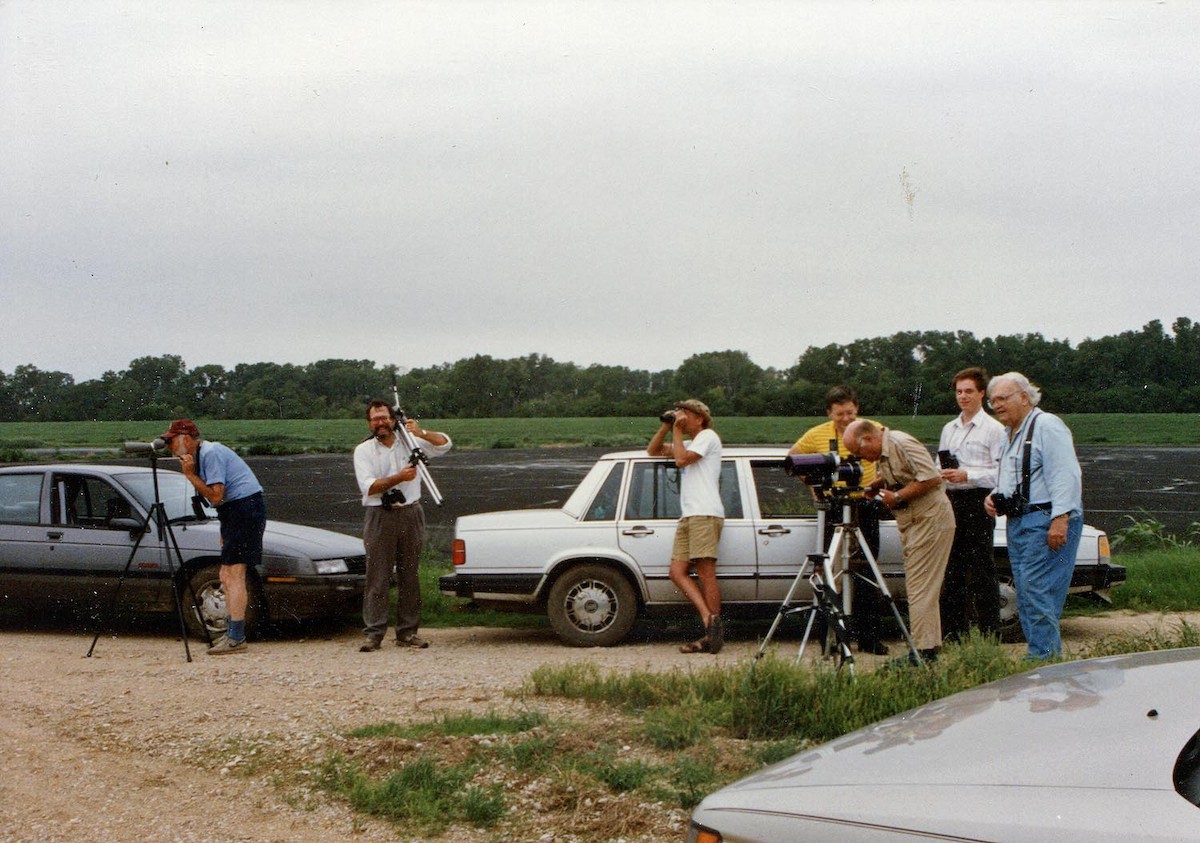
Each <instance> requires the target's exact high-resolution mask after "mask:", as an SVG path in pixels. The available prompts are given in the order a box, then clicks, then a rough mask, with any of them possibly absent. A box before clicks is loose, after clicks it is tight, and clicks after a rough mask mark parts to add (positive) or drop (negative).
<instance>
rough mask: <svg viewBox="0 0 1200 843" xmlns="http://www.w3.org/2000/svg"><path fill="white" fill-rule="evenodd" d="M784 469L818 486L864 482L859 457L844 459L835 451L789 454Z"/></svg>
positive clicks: (853, 486) (854, 484) (826, 486)
mask: <svg viewBox="0 0 1200 843" xmlns="http://www.w3.org/2000/svg"><path fill="white" fill-rule="evenodd" d="M783 470H784V471H785V472H787V473H788V474H790V475H791V476H793V477H799V478H800V479H801V480H803V481H804V482H805V483H806V484H807V485H809V486H815V487H818V488H826V489H827V488H829V487H831V486H833V484H834V483H844V484H845V485H846V486H848V487H851V488H857V487H858V485H859V483H861V482H862V463H861V462H859V460H858V457H847V458H846V459H842V458H841V457H840V456H838V454H837V453H836V452H833V451H830V452H829V453H828V454H788V455H787V456H786V457H784V458H783Z"/></svg>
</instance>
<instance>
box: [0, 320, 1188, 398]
mask: <svg viewBox="0 0 1200 843" xmlns="http://www.w3.org/2000/svg"><path fill="white" fill-rule="evenodd" d="M966 366H983V367H984V368H985V369H987V370H988V371H989V372H990V373H992V374H1000V373H1002V372H1006V371H1011V370H1017V371H1021V372H1024V373H1025V374H1026V375H1028V376H1029V377H1030V378H1031V379H1032V380H1033V381H1034V382H1035V383H1037V384H1039V385H1040V386H1041V387H1042V391H1043V394H1044V396H1045V399H1044V404H1043V406H1045V407H1047V408H1048V409H1052V410H1054V411H1055V412H1062V413H1089V412H1106V413H1113V412H1141V413H1180V412H1200V325H1197V324H1196V323H1193V322H1192V320H1191V319H1188V318H1185V317H1180V318H1178V319H1176V320H1175V321H1174V323H1172V325H1171V330H1170V332H1168V331H1166V330H1164V328H1163V326H1162V323H1161V322H1160V321H1158V320H1154V321H1152V322H1149V323H1147V324H1146V325H1145V326H1144V327H1143V328H1142V329H1141V330H1139V331H1126V332H1124V333H1121V334H1118V335H1116V336H1109V337H1103V338H1100V339H1094V340H1093V339H1088V340H1084V341H1082V342H1080V343H1079V345H1078V346H1077V347H1072V346H1071V345H1070V343H1068V342H1066V341H1065V340H1048V339H1046V338H1045V337H1043V336H1042V335H1041V334H1037V333H1034V334H1015V335H1007V336H997V337H986V338H977V337H975V336H973V335H972V334H971V333H970V332H967V331H955V332H948V331H902V332H900V333H896V334H893V335H891V336H888V337H875V338H872V339H861V340H855V341H853V342H851V343H849V344H847V345H842V344H836V343H834V344H830V345H825V346H821V347H816V346H810V347H809V348H807V349H806V350H805V351H804V353H803V354H801V355H800V357H799V359H798V360H797V361H796V363H795V365H793V366H791V367H790V368H787V369H774V368H765V369H764V368H762V367H761V366H758V365H757V364H755V363H754V362H753V361H752V360H751V359H750V357H749V355H748V354H746V353H745V352H742V351H733V350H727V351H712V352H705V353H702V354H696V355H693V356H691V357H689V358H688V359H686V360H684V361H683V363H681V364H680V366H679V367H678V368H677V369H667V370H663V371H659V372H651V371H648V370H644V369H629V368H626V367H623V366H604V365H591V366H578V365H576V364H574V363H563V362H559V361H556V360H553V359H551V358H550V357H546V356H544V355H541V354H530V355H528V356H525V357H515V358H511V359H504V360H501V359H495V358H492V357H490V356H488V355H480V354H477V355H475V356H474V357H470V358H466V359H462V360H458V361H457V362H454V363H444V364H442V365H438V366H431V367H428V368H420V369H410V370H407V371H403V373H402V374H400V375H399V376H398V378H397V385H398V387H399V391H400V396H401V403H402V406H403V407H404V408H405V410H406V411H407V412H408V413H409V414H411V415H419V416H421V417H423V418H503V417H513V416H524V417H538V416H560V417H570V416H639V415H658V413H659V412H661V410H662V409H663V408H664V407H666V406H669V405H670V403H671V402H673V401H675V400H679V399H681V398H684V397H699V398H700V399H702V400H704V401H705V402H707V403H708V405H709V406H710V407H711V408H712V410H713V413H714V414H715V415H717V416H722V415H739V416H775V415H778V416H814V415H822V414H823V413H824V412H825V404H824V396H825V392H826V390H827V389H828V388H829V387H830V386H833V385H835V384H839V383H846V384H850V385H852V386H853V387H854V388H855V389H856V390H857V391H858V393H859V397H860V399H861V403H862V408H863V411H864V413H869V414H873V415H908V414H914V415H931V414H936V415H945V414H952V413H954V412H956V407H955V404H954V396H953V391H952V390H951V388H950V379H951V377H952V376H953V374H954V373H955V372H956V371H958V370H959V369H961V368H964V367H966ZM392 377H393V367H392V366H391V365H377V364H376V363H374V362H372V361H370V360H341V359H331V360H319V361H317V362H315V363H309V364H307V365H294V364H290V363H283V364H280V363H240V364H238V365H237V366H234V367H233V368H232V369H225V368H224V367H222V366H216V365H211V364H208V365H201V366H196V367H194V368H188V367H187V365H186V364H185V362H184V360H183V359H182V358H181V357H179V356H177V355H172V354H167V355H162V356H159V357H139V358H138V359H136V360H133V361H132V362H130V364H129V367H128V368H127V369H125V370H123V371H120V372H113V371H108V372H105V373H104V374H103V375H102V376H101V377H99V378H97V379H95V380H87V381H83V382H81V383H76V382H75V380H74V378H73V377H72V376H71V375H69V374H67V373H65V372H56V371H43V370H41V369H38V368H37V367H36V366H33V365H23V366H18V367H17V368H16V370H15V371H13V372H12V373H11V374H6V373H5V372H2V371H0V420H3V421H84V420H140V419H167V418H174V417H180V416H191V417H195V418H206V419H209V418H210V419H263V418H287V419H308V418H347V417H357V416H359V415H361V414H362V412H363V407H364V404H365V403H366V402H367V401H369V400H370V399H371V398H373V397H382V398H387V399H390V397H391V390H392Z"/></svg>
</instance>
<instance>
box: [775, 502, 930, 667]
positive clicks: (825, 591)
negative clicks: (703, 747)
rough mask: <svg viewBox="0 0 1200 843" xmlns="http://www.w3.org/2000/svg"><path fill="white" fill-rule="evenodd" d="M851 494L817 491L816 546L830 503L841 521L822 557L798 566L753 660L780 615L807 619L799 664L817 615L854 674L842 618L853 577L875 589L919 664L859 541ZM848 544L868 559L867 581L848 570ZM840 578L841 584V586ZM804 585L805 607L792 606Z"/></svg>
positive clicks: (897, 613) (847, 607)
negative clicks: (809, 592) (819, 493)
mask: <svg viewBox="0 0 1200 843" xmlns="http://www.w3.org/2000/svg"><path fill="white" fill-rule="evenodd" d="M850 491H851V490H849V489H846V490H843V489H841V488H834V489H826V490H822V496H821V498H820V500H818V502H817V546H818V547H820V545H821V542H823V541H824V536H825V519H826V517H827V513H828V511H829V509H830V507H831V506H832V504H833V503H840V505H841V507H842V520H841V523H840V524H838V525H837V527H835V528H834V531H833V537H832V539H831V540H830V542H829V549H828V550H827V551H826V552H825V553H812V554H809V555H808V557H807V558H806V559H805V561H804V563H803V564H802V565H801V566H800V570H799V571H797V572H796V578H795V579H794V580H792V585H791V588H789V589H788V593H787V596H785V597H784V598H783V603H782V604H781V605H780V607H779V613H778V614H776V616H775V620H774V622H773V623H772V624H771V628H770V629H769V630H768V631H767V635H766V637H765V638H764V639H763V641H762V644H761V645H760V646H759V648H758V653H756V654H755V658H756V659H760V658H762V657H763V655H764V654H765V653H766V649H767V645H768V644H769V643H771V638H772V637H773V636H774V635H775V631H776V630H777V629H778V628H779V625H780V623H782V622H783V619H784V617H786V616H789V615H807V616H808V622H807V623H806V624H805V627H804V637H803V638H802V639H801V641H800V650H799V652H798V653H797V654H796V661H797V663H799V661H800V659H801V657H802V656H803V655H804V649H805V647H807V646H808V639H809V636H810V635H811V633H812V630H813V624H814V622H815V621H816V618H817V616H820V617H821V618H822V619H823V620H824V621H825V629H826V636H828V635H829V634H830V633H832V634H833V638H834V643H835V645H836V647H837V651H838V669H839V670H840V669H841V668H842V667H843V666H844V665H849V671H850V673H851V675H853V673H854V655H853V654H852V653H851V651H850V633H849V631H848V630H847V628H846V618H847V617H850V614H851V605H852V603H853V599H854V587H855V582H854V580H855V577H857V578H858V579H860V580H862V582H863V583H864V584H865V585H866V586H867V587H868V588H877V589H879V592H880V594H882V595H883V598H884V599H885V600H886V601H887V604H888V606H890V607H891V610H892V615H893V616H894V617H895V618H896V623H897V624H899V626H900V632H901V634H903V636H904V640H905V642H906V643H907V644H908V649H909V652H910V653H911V654H912V658H913V659H914V660H916V661H918V662H919V661H920V655H919V654H918V653H917V648H916V645H915V644H914V643H913V640H912V637H911V636H910V635H909V634H908V627H907V626H905V624H904V619H903V618H901V616H900V609H899V608H897V606H896V601H895V599H894V598H893V597H892V594H891V592H890V591H889V590H888V587H887V583H886V582H884V579H883V573H882V572H881V571H880V570H879V563H878V562H877V561H876V560H875V554H873V553H872V552H871V548H870V547H869V546H868V545H867V541H866V539H865V538H864V537H863V533H862V529H861V528H860V527H859V525H858V520H857V515H856V511H855V507H854V502H853V501H852V500H851V499H850V494H849V493H850ZM851 545H854V546H855V547H857V548H858V549H859V551H861V553H862V555H863V558H865V559H866V560H867V564H868V566H869V567H870V569H871V575H872V577H871V579H868V578H867V577H866V576H864V575H862V574H857V573H855V572H854V571H853V570H851V564H850V562H851V559H852V558H853V556H854V548H853V547H852V546H851ZM839 580H840V581H841V582H840V585H841V587H840V588H839ZM804 581H807V582H808V583H809V586H810V588H811V589H812V598H811V600H810V601H809V602H808V603H800V602H794V598H795V595H796V591H797V589H799V587H800V584H801V583H802V582H804ZM839 596H840V598H841V599H840V601H839V599H838V598H839ZM839 602H840V605H839ZM827 640H828V639H827ZM822 651H823V652H828V647H827V646H823V647H822Z"/></svg>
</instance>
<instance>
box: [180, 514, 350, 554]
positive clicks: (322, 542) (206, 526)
mask: <svg viewBox="0 0 1200 843" xmlns="http://www.w3.org/2000/svg"><path fill="white" fill-rule="evenodd" d="M220 530H221V525H220V524H219V523H218V522H217V519H215V518H210V519H208V520H207V521H188V522H186V523H185V524H183V525H180V524H176V525H175V527H174V532H175V535H176V537H177V540H178V541H179V544H180V546H181V547H187V548H200V549H203V548H205V547H207V546H208V545H210V544H212V543H213V542H214V541H215V542H216V543H217V546H220V539H219V538H213V537H219V535H220ZM189 534H191V535H192V536H194V537H196V538H194V539H191V540H189V538H188V535H189ZM200 537H205V538H207V539H208V540H207V541H204V540H201V539H200ZM263 552H264V553H267V554H271V555H292V556H300V557H308V558H309V559H339V558H344V557H346V556H362V555H363V554H365V553H366V550H365V549H364V547H363V542H362V539H360V538H356V537H354V536H347V535H345V534H344V533H337V532H334V531H333V530H325V529H322V528H320V527H306V526H304V525H302V524H289V523H288V522H286V521H270V520H268V521H267V529H266V532H265V533H264V534H263Z"/></svg>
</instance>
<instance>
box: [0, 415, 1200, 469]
mask: <svg viewBox="0 0 1200 843" xmlns="http://www.w3.org/2000/svg"><path fill="white" fill-rule="evenodd" d="M875 418H876V420H877V421H879V422H881V423H883V424H886V425H888V426H889V427H893V428H896V429H899V430H904V431H907V432H909V433H911V434H913V435H914V436H916V437H917V438H918V439H920V440H921V441H923V442H926V443H929V444H933V443H936V442H937V439H938V434H939V433H940V432H941V429H942V425H944V424H945V423H946V421H947V417H945V416H879V417H875ZM824 420H825V419H824V417H812V416H805V417H799V416H793V417H785V416H765V417H755V418H747V417H737V416H729V417H725V418H718V419H717V424H716V427H717V430H718V431H719V432H720V434H721V438H722V439H723V440H724V441H725V442H726V443H727V444H737V443H740V444H750V445H765V444H781V443H790V442H792V441H794V440H795V439H796V437H797V436H799V434H800V433H802V432H803V431H805V430H807V429H808V428H809V427H811V426H812V425H814V424H817V423H818V422H821V421H824ZM1064 420H1065V421H1066V422H1067V424H1068V425H1069V426H1070V428H1071V430H1072V431H1073V432H1074V434H1075V441H1076V443H1077V444H1080V445H1195V444H1196V443H1197V442H1200V414H1195V413H1187V414H1162V415H1153V414H1136V415H1121V414H1116V413H1096V414H1087V415H1069V416H1064ZM168 422H169V420H167V419H163V420H162V421H149V422H142V421H139V422H109V421H103V422H5V423H0V460H4V461H14V460H17V459H20V458H21V452H22V451H24V450H25V449H30V448H45V449H64V450H65V449H78V448H95V449H97V450H105V449H113V448H120V447H121V445H122V443H124V442H126V441H143V442H145V441H149V440H151V439H153V438H154V437H155V436H157V435H158V434H160V433H162V432H163V431H164V430H165V429H166V427H167V424H168ZM197 422H198V423H199V425H200V429H201V430H202V431H203V432H204V435H205V437H206V438H208V439H212V440H216V441H220V442H224V443H225V444H226V445H230V446H231V447H235V448H238V449H239V450H242V451H243V452H246V453H253V454H292V453H306V452H307V453H322V452H334V453H340V452H347V453H348V452H349V451H350V450H352V449H353V447H354V446H355V445H356V444H357V443H358V442H360V441H361V440H362V438H363V437H364V436H365V435H366V432H367V429H366V422H365V421H362V420H357V419H328V420H326V419H281V420H278V421H268V420H260V419H256V420H249V421H237V420H235V421H206V420H204V419H198V420H197ZM424 423H425V424H427V425H428V426H429V427H432V428H435V429H438V430H446V431H448V432H449V433H450V435H451V436H453V438H454V441H455V445H456V446H457V447H459V448H539V447H562V446H596V447H605V448H625V447H642V446H643V445H645V444H646V442H647V441H648V440H649V438H650V436H651V435H652V434H653V433H654V430H655V428H656V426H657V421H656V420H655V419H647V418H537V419H523V418H507V419H426V420H424Z"/></svg>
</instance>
